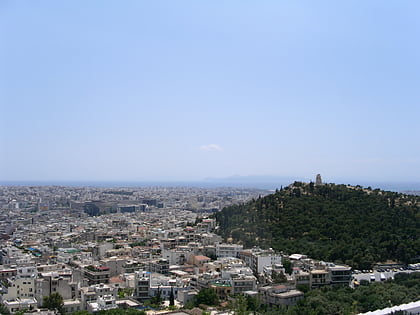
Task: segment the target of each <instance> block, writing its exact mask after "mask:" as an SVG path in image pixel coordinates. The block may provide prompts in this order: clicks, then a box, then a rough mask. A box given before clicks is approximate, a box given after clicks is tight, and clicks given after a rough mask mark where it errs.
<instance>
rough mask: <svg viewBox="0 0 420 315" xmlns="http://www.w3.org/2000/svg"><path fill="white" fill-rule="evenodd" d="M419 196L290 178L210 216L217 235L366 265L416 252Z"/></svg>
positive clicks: (419, 247) (419, 228)
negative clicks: (282, 185) (270, 190)
mask: <svg viewBox="0 0 420 315" xmlns="http://www.w3.org/2000/svg"><path fill="white" fill-rule="evenodd" d="M419 209H420V197H419V196H409V195H403V194H399V193H395V192H385V191H381V190H379V189H376V190H371V189H370V188H368V189H364V188H362V187H361V186H356V187H353V186H346V185H335V184H323V185H314V184H313V183H309V184H307V183H300V182H295V183H294V184H293V185H290V186H288V187H287V188H285V189H281V190H279V191H276V192H275V193H274V194H272V195H268V196H266V197H264V198H258V199H257V200H252V201H251V202H249V203H246V204H243V205H234V206H230V207H227V208H225V209H223V210H222V211H220V212H218V213H217V214H216V215H215V216H216V219H217V221H218V223H219V225H220V234H221V235H222V236H223V237H225V238H229V237H231V238H233V240H234V241H235V242H240V243H243V244H244V245H245V246H247V247H250V246H253V245H259V246H261V247H265V248H267V247H272V248H274V249H277V250H280V251H284V252H287V253H303V254H307V255H309V256H310V257H312V258H315V259H322V260H327V261H336V262H342V263H346V264H349V265H351V266H353V267H354V268H358V269H367V268H369V267H370V266H371V265H372V263H375V262H379V261H384V260H387V259H396V260H401V261H403V262H410V261H411V260H413V259H414V258H415V257H418V256H419V255H420V233H419V231H420V211H419Z"/></svg>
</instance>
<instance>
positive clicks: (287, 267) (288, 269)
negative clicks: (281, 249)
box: [283, 259, 293, 275]
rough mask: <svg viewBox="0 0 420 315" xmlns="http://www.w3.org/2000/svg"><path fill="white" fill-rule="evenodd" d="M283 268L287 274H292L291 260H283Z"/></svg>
mask: <svg viewBox="0 0 420 315" xmlns="http://www.w3.org/2000/svg"><path fill="white" fill-rule="evenodd" d="M283 267H284V270H285V271H286V273H287V274H289V275H290V274H292V271H293V269H292V262H291V261H290V260H289V259H283Z"/></svg>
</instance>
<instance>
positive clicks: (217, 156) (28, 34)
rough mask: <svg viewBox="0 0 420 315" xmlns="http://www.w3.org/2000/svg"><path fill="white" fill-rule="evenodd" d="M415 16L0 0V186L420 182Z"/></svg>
mask: <svg viewBox="0 0 420 315" xmlns="http://www.w3.org/2000/svg"><path fill="white" fill-rule="evenodd" d="M419 12H420V2H419V1H414V0H413V1H379V0H378V1H366V0H360V1H330V0H329V1H312V0H308V1H244V0H238V1H192V0H191V1H156V0H153V1H102V0H101V1H99V0H98V1H85V0H80V1H77V0H72V1H55V0H54V1H53V0H51V1H30V0H27V1H12V0H3V1H1V2H0V145H1V149H0V150H1V151H0V179H1V180H130V181H133V180H134V181H135V180H200V179H202V178H205V177H225V176H230V175H234V174H238V175H282V176H298V177H302V176H306V177H308V178H313V177H314V176H315V174H316V173H321V174H323V176H324V178H329V179H334V178H352V179H360V180H365V179H372V180H384V181H390V180H397V181H420V141H419V140H420V57H419V56H420V18H419V17H420V15H419V14H420V13H419Z"/></svg>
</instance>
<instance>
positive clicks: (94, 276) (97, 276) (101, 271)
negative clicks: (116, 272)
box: [83, 265, 110, 285]
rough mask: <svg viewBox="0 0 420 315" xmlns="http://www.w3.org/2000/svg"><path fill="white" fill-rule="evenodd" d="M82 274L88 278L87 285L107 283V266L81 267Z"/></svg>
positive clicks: (108, 272)
mask: <svg viewBox="0 0 420 315" xmlns="http://www.w3.org/2000/svg"><path fill="white" fill-rule="evenodd" d="M83 276H84V277H85V278H86V279H87V280H88V284H89V285H93V284H100V283H109V278H110V271H109V267H106V266H93V265H89V266H86V267H85V268H84V269H83Z"/></svg>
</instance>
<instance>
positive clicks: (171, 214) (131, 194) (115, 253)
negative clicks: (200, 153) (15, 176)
mask: <svg viewBox="0 0 420 315" xmlns="http://www.w3.org/2000/svg"><path fill="white" fill-rule="evenodd" d="M316 185H322V183H321V178H320V176H319V177H317V179H316ZM270 193H272V192H270V191H267V190H261V189H241V188H212V189H210V188H194V187H172V188H171V187H142V188H135V187H130V188H116V187H113V188H106V187H101V188H98V187H64V186H1V187H0V208H1V216H0V232H1V251H0V259H1V260H0V262H1V270H0V281H1V282H0V293H1V301H2V304H3V307H4V310H5V311H7V312H10V313H17V312H23V314H27V312H31V313H33V312H37V314H56V312H60V313H68V314H71V313H75V312H80V311H87V312H89V313H97V312H104V311H110V310H116V309H127V308H129V309H135V310H145V311H148V312H150V313H152V314H154V313H162V314H164V313H168V314H171V313H173V314H195V313H191V308H192V310H193V311H194V308H193V307H194V306H196V307H197V306H200V307H202V308H203V307H204V309H206V308H207V309H208V311H209V312H211V314H233V313H235V314H236V313H237V312H235V311H234V307H233V306H232V305H231V304H229V306H226V305H228V304H226V305H225V307H224V309H223V308H222V309H221V308H220V306H221V305H224V304H223V303H232V301H237V300H239V301H241V300H240V299H238V296H245V297H246V298H247V299H255V300H258V301H259V303H261V304H263V305H266V307H270V308H271V309H273V307H274V308H275V309H276V307H277V309H278V308H286V309H287V307H290V306H294V305H296V303H297V302H298V301H299V300H301V299H302V298H303V297H304V294H305V292H307V290H310V289H317V288H320V287H324V286H347V287H351V288H353V289H354V288H355V287H357V286H359V285H360V284H361V283H364V282H366V283H372V282H381V281H386V280H388V279H393V278H394V276H395V274H397V273H401V272H403V273H412V272H414V271H415V270H416V269H417V268H419V265H418V264H410V265H406V264H401V263H399V262H392V261H388V262H386V263H383V264H378V265H376V266H375V269H374V270H360V271H359V270H352V266H349V265H344V264H336V263H333V262H325V261H320V260H314V259H311V257H308V256H307V255H305V253H284V252H282V251H275V250H273V249H271V248H265V249H261V248H258V247H252V248H244V246H243V244H241V243H240V242H239V243H233V242H232V239H229V238H228V239H222V237H221V236H220V235H218V224H217V222H216V219H215V218H214V216H213V214H214V213H217V212H218V211H220V210H221V209H223V208H224V207H227V206H232V205H241V204H244V203H246V202H249V201H251V200H256V199H259V198H262V197H264V196H265V195H268V194H270ZM209 289H210V290H211V292H212V293H209V291H206V290H209ZM206 292H207V294H210V296H213V298H214V299H215V301H216V300H217V301H218V302H217V303H216V302H215V301H210V302H208V301H207V302H205V301H206V298H207V299H208V296H205V298H204V300H203V301H201V300H200V298H202V297H201V295H203V294H205V293H206ZM212 294H213V295H212ZM54 296H59V298H60V301H61V302H60V303H59V304H58V305H53V306H54V307H55V308H54V307H49V308H50V310H47V308H48V307H46V306H48V305H49V304H48V302H47V301H48V299H49V298H52V297H54ZM206 303H207V304H209V305H207V306H203V304H206ZM212 306H213V308H212ZM216 306H218V307H216ZM410 307H411V306H410ZM177 309H182V312H181V311H180V310H177Z"/></svg>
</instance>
